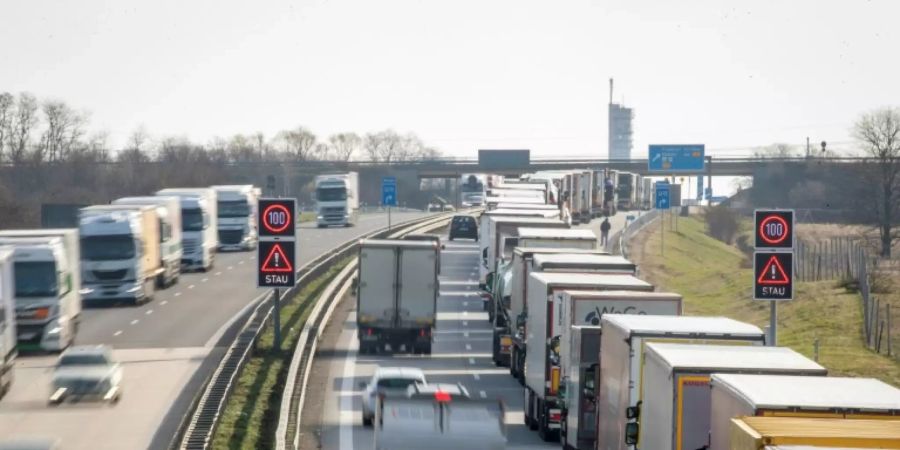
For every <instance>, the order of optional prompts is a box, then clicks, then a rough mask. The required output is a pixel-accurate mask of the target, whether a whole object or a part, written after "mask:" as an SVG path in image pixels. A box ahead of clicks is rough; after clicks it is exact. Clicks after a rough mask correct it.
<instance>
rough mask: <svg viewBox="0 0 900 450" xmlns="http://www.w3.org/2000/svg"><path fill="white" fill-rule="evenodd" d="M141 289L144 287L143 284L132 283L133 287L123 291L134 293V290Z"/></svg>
mask: <svg viewBox="0 0 900 450" xmlns="http://www.w3.org/2000/svg"><path fill="white" fill-rule="evenodd" d="M143 289H144V286H143V285H140V284H136V285H134V286H133V287H131V288H128V290H127V291H125V292H128V293H129V294H133V293H135V292H137V291H140V290H143Z"/></svg>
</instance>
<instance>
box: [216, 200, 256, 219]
mask: <svg viewBox="0 0 900 450" xmlns="http://www.w3.org/2000/svg"><path fill="white" fill-rule="evenodd" d="M218 205H219V213H218V214H219V217H247V216H249V215H250V205H249V204H247V202H246V201H243V200H238V201H234V202H218Z"/></svg>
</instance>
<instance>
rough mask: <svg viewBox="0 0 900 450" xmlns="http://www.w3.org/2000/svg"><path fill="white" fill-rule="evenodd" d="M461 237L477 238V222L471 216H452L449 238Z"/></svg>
mask: <svg viewBox="0 0 900 450" xmlns="http://www.w3.org/2000/svg"><path fill="white" fill-rule="evenodd" d="M458 238H463V239H474V240H476V241H477V240H478V224H477V223H476V222H475V218H474V217H472V216H453V220H452V221H451V222H450V238H449V239H450V240H451V241H452V240H454V239H458Z"/></svg>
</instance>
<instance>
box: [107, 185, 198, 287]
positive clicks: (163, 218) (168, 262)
mask: <svg viewBox="0 0 900 450" xmlns="http://www.w3.org/2000/svg"><path fill="white" fill-rule="evenodd" d="M112 204H113V205H138V206H140V205H151V206H155V207H156V216H157V217H158V218H159V234H160V239H161V240H160V243H159V260H160V266H161V267H162V268H163V273H162V274H160V276H159V278H158V279H157V282H156V285H157V286H158V287H166V286H171V285H174V284H175V283H177V282H178V277H179V276H180V275H181V257H182V255H183V251H182V247H181V202H180V201H179V200H178V197H174V196H171V197H159V196H148V197H124V198H120V199H117V200H113V202H112Z"/></svg>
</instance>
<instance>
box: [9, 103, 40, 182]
mask: <svg viewBox="0 0 900 450" xmlns="http://www.w3.org/2000/svg"><path fill="white" fill-rule="evenodd" d="M37 110H38V101H37V99H36V98H35V97H34V96H33V95H31V94H29V93H27V92H22V93H20V94H19V99H18V100H17V101H16V112H15V114H14V115H13V118H12V132H11V133H10V135H9V154H10V160H12V162H13V163H14V164H19V163H21V162H22V161H24V159H25V153H26V152H27V151H28V146H29V145H30V144H31V135H32V133H33V132H34V128H35V127H36V126H37V124H38V116H37Z"/></svg>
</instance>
